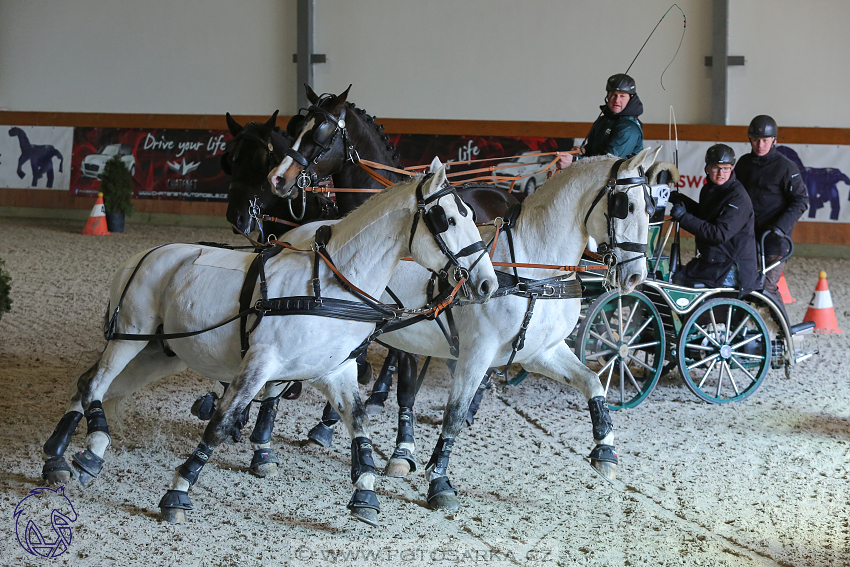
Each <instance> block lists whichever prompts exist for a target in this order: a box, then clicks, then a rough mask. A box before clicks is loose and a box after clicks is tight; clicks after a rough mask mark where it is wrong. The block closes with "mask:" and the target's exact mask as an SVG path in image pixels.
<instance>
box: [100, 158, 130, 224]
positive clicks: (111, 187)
mask: <svg viewBox="0 0 850 567" xmlns="http://www.w3.org/2000/svg"><path fill="white" fill-rule="evenodd" d="M100 190H101V192H102V193H103V207H104V209H106V212H107V213H124V214H126V215H131V214H133V201H132V198H133V177H132V176H131V175H130V170H129V169H127V166H126V165H125V164H124V162H123V161H121V158H120V157H119V156H117V155H115V156H112V159H110V160H109V161H108V162H106V165H105V166H104V167H103V174H101V176H100Z"/></svg>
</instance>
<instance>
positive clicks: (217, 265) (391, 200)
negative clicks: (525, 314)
mask: <svg viewBox="0 0 850 567" xmlns="http://www.w3.org/2000/svg"><path fill="white" fill-rule="evenodd" d="M420 220H422V221H423V222H419V221H420ZM426 226H427V229H426V228H425V227H426ZM313 233H314V234H315V236H313V235H312V234H311V235H310V236H309V237H308V238H302V239H300V240H295V239H294V238H293V239H292V241H291V244H292V245H294V246H295V247H296V248H299V249H305V250H307V251H308V252H309V253H302V252H297V251H290V250H283V251H282V252H280V253H278V254H277V255H274V256H272V257H270V258H269V259H268V260H267V262H266V264H265V281H266V284H267V290H263V289H262V286H261V285H259V284H257V283H256V282H255V281H253V280H252V281H251V286H250V287H249V288H248V289H249V291H250V292H251V297H250V303H249V304H250V305H252V306H253V305H256V306H257V307H256V308H255V311H254V312H253V313H251V314H250V315H248V316H247V319H246V325H247V327H248V328H251V327H252V326H254V324H255V323H256V322H257V320H258V319H257V316H256V315H257V313H267V314H265V315H264V316H262V317H260V319H259V324H258V325H256V328H255V329H253V330H252V332H251V333H250V341H249V343H250V344H249V345H248V348H247V350H245V352H244V356H240V354H241V350H242V349H241V348H240V346H241V345H242V344H243V337H244V335H243V334H242V333H240V329H239V327H240V325H238V324H237V323H236V322H235V321H234V322H233V323H230V324H226V325H223V326H220V327H217V328H215V329H213V330H210V331H208V332H204V333H202V334H197V335H194V336H189V337H180V338H175V337H174V335H175V334H179V333H187V332H191V331H194V330H200V329H204V328H207V327H210V326H213V325H214V324H216V323H219V322H222V321H226V320H228V319H231V318H233V317H234V316H235V315H236V314H238V313H240V289H242V286H243V280H245V279H246V273H247V272H248V267H249V265H250V264H251V262H252V260H253V258H254V257H255V256H254V255H253V254H248V253H243V252H236V251H230V250H222V249H217V248H210V247H206V246H201V245H197V244H169V245H166V246H163V247H160V248H156V249H153V250H151V251H149V252H147V253H143V254H139V255H137V256H135V257H134V258H132V259H130V260H129V261H128V262H127V263H126V264H124V266H122V267H121V268H120V269H119V270H118V273H117V274H116V276H115V277H114V279H113V281H112V286H111V289H110V300H109V301H110V311H109V312H108V315H110V316H112V315H113V314H114V316H113V319H114V321H115V323H114V324H115V326H117V329H114V328H113V329H112V330H117V331H119V333H117V334H116V336H115V339H116V340H111V341H110V342H109V343H108V344H107V346H106V349H105V351H104V353H103V355H102V356H101V358H100V360H99V361H98V363H97V364H95V365H94V366H93V367H92V368H91V369H90V370H89V371H87V372H86V373H84V374H83V375H82V376H81V377H80V380H79V383H78V394H77V395H76V396H75V397H74V399H72V401H71V404H70V407H69V411H68V412H67V413H66V414H65V415H64V416H63V418H62V420H61V421H60V422H59V425H58V426H57V428H56V430H55V431H54V432H53V435H52V436H51V438H50V439H49V440H48V441H47V443H46V444H45V445H44V457H45V461H46V463H45V469H44V471H43V476H44V477H45V478H46V479H48V481H51V480H52V481H56V480H61V478H62V475H68V474H69V473H70V469H69V468H68V465H67V463H66V462H65V460H64V457H63V454H64V451H65V449H66V448H67V446H68V443H69V442H70V438H71V435H72V434H73V431H74V428H75V427H76V425H77V423H78V422H79V421H80V419H81V417H82V415H81V414H82V413H83V412H84V415H85V416H86V422H87V427H88V429H87V437H86V449H85V450H84V451H80V452H79V453H77V454H76V455H74V458H73V461H74V467H75V469H77V471H78V473H79V474H80V477H81V479H83V478H86V479H87V480H89V481H90V480H92V479H93V478H94V477H96V476H97V474H98V472H99V471H100V469H101V467H102V466H103V456H104V453H105V451H106V449H107V447H108V445H109V442H110V437H109V430H108V427H107V423H106V418H105V417H104V414H103V410H102V404H101V402H102V401H103V400H104V399H106V398H109V397H114V396H126V395H129V394H130V393H132V392H134V391H136V390H138V389H139V388H141V387H142V386H144V385H146V384H149V383H151V382H153V381H155V380H157V379H159V378H161V377H164V376H167V375H171V374H174V373H176V372H179V371H181V370H182V369H184V368H186V366H188V367H190V368H192V369H194V370H195V371H197V372H199V373H201V374H203V375H205V376H207V377H209V378H211V379H213V380H218V381H223V382H229V383H230V387H229V388H228V389H227V390H226V392H225V394H224V396H223V397H222V399H221V401H220V402H219V403H218V407H217V408H216V410H215V413H214V414H213V416H212V418H211V420H210V422H209V424H208V425H207V427H206V430H205V431H204V435H203V441H202V442H201V443H200V444H199V445H198V448H197V449H196V450H195V451H194V453H193V454H192V456H191V457H189V459H188V460H187V461H186V462H185V463H184V464H183V465H182V466H180V467H179V468H178V469H177V472H176V473H175V475H174V479H173V482H172V487H171V489H170V490H168V491H167V492H166V495H165V496H164V497H163V499H162V500H161V502H160V509H161V510H162V514H163V517H164V518H165V519H166V520H168V521H170V522H172V523H174V522H179V521H183V520H184V519H185V513H186V510H191V509H192V504H191V501H190V500H189V496H188V489H189V487H190V486H192V485H193V484H194V483H195V481H196V480H197V478H198V475H199V474H200V471H201V468H202V467H203V465H204V464H205V463H206V461H207V460H208V459H209V457H210V456H211V455H212V452H213V450H214V449H215V448H216V446H218V445H219V444H220V443H221V442H222V441H223V440H224V439H225V438H226V437H228V436H229V435H230V432H231V429H232V427H233V424H234V422H235V420H236V419H237V416H239V415H241V413H242V411H243V409H244V408H245V407H246V406H247V405H248V404H249V403H250V402H251V400H252V399H253V398H254V397H255V396H256V395H257V393H258V392H259V391H260V389H261V388H263V387H264V385H265V384H267V383H269V382H280V381H293V380H295V381H304V382H307V383H308V384H311V385H313V386H315V387H316V388H318V389H319V390H320V391H321V392H322V393H323V394H325V396H326V397H327V398H328V400H329V401H330V402H331V404H333V406H334V407H335V409H337V410H338V411H339V412H340V413H341V414H342V415H343V419H344V421H345V424H346V425H347V426H348V428H349V432H350V433H351V438H352V440H353V443H352V475H351V476H352V482H354V485H355V488H356V490H355V492H354V496H353V497H352V499H351V502H350V503H349V505H348V507H349V508H350V509H351V512H352V514H354V515H355V517H357V518H358V519H361V520H363V521H365V522H367V523H370V524H373V525H376V524H377V513H378V511H379V506H378V499H377V496H376V495H375V492H374V490H373V488H374V477H375V469H374V465H373V461H372V456H371V443H370V441H369V431H368V419H367V417H366V412H365V409H364V406H363V403H362V402H361V400H360V393H359V390H358V386H357V372H356V366H355V363H354V359H353V358H352V357H351V354H352V353H353V352H354V351H355V350H356V349H357V348H358V347H360V346H361V345H362V344H363V343H364V341H365V340H367V339H368V338H369V337H370V335H371V334H372V333H373V332H374V331H375V328H376V318H377V319H378V320H380V319H382V318H388V317H392V313H390V314H389V315H388V314H387V312H386V311H384V310H382V309H381V308H380V306H378V309H374V308H371V307H368V306H367V305H366V303H364V302H368V301H369V299H368V296H371V297H378V296H379V295H380V294H381V293H382V292H383V290H384V288H385V287H386V285H387V283H388V282H389V280H390V277H391V275H392V273H393V270H394V269H395V267H396V265H397V264H398V263H399V262H400V260H401V259H402V258H403V257H404V256H407V255H408V254H410V255H411V256H412V257H413V258H414V260H415V261H416V262H418V263H419V264H421V265H422V266H423V270H426V271H425V272H424V273H426V274H427V273H428V272H427V270H435V271H439V270H446V269H447V268H448V269H447V271H448V273H449V274H452V277H453V278H457V279H460V278H461V277H464V276H467V277H468V280H467V281H468V288H470V289H471V291H469V292H468V293H469V295H470V296H471V298H472V299H473V300H475V301H486V300H487V299H488V298H489V296H490V294H491V293H492V292H493V291H494V290H495V289H496V287H497V281H496V276H495V273H494V271H493V267H492V264H491V263H490V259H489V257H488V256H487V254H486V250H485V248H484V245H483V243H482V242H481V240H480V235H479V233H478V231H477V229H476V227H475V224H474V222H473V220H472V215H471V214H470V212H469V211H468V209H467V208H466V206H465V205H463V203H462V201H460V199H459V198H458V197H457V195H456V193H455V192H454V190H453V189H452V188H451V187H450V186H449V185H448V182H447V180H446V174H445V168H444V167H443V168H440V169H439V170H438V171H437V173H436V174H435V175H433V176H431V177H425V178H422V179H416V180H412V181H406V182H403V183H399V184H397V185H394V186H391V187H388V188H387V189H385V190H384V191H383V192H381V193H380V194H378V195H376V196H375V197H374V198H372V199H369V201H368V202H367V203H366V204H364V205H363V206H362V207H360V208H358V209H357V210H356V211H354V212H352V213H351V214H349V215H348V216H347V217H346V218H345V219H343V220H341V221H339V222H337V223H335V224H334V226H333V227H332V228H331V227H328V226H325V227H323V230H322V231H317V230H316V229H315V228H313ZM331 233H332V234H331ZM301 234H302V236H304V234H305V231H304V230H302V231H301ZM323 242H324V244H323ZM311 248H312V252H311ZM320 252H321V253H324V254H325V255H326V256H327V257H329V258H330V260H331V261H332V262H333V264H334V265H335V267H336V269H337V270H338V271H339V272H341V274H342V275H343V276H344V277H345V278H346V279H347V280H348V284H347V285H344V284H343V283H342V282H341V281H338V280H337V279H336V277H335V275H334V274H333V273H332V272H331V269H330V268H329V267H328V266H327V265H326V264H325V263H324V262H323V261H321V260H320V258H319V253H320ZM452 264H454V269H452V268H451V265H452ZM346 287H347V288H348V289H349V290H350V289H352V287H354V288H356V291H357V290H359V292H362V293H360V295H359V296H358V297H359V298H360V299H359V300H358V301H350V300H351V299H358V297H352V292H351V291H346ZM364 295H365V296H366V298H365V299H364ZM316 297H319V298H320V299H316ZM267 298H268V299H267ZM275 298H284V299H280V300H277V299H275ZM261 299H262V300H266V302H265V303H258V301H260V300H261ZM287 299H289V300H291V301H286V300H287ZM296 300H297V301H296ZM341 300H342V303H340V301H341ZM345 300H349V301H347V302H345ZM316 303H320V304H321V305H320V306H319V308H317V309H312V310H311V308H309V307H305V305H307V304H310V305H312V306H315V304H316ZM335 305H336V306H337V307H341V308H343V310H348V311H351V310H354V311H356V314H355V315H354V316H347V315H343V314H340V313H339V311H338V310H337V311H334V307H335ZM268 309H271V312H269V311H267V310H268ZM275 310H277V311H278V312H279V313H280V312H281V311H286V310H289V313H290V315H289V316H286V317H283V316H273V315H274V314H275V313H274V311H275ZM293 310H294V312H295V313H297V314H291V313H293ZM364 311H365V312H366V315H365V316H364V315H363V312H364ZM323 313H324V316H323V317H320V316H316V315H322V314H323ZM314 314H315V315H314ZM376 314H377V317H376ZM338 317H342V318H338ZM157 333H161V334H162V333H165V334H166V336H168V337H169V338H168V340H167V347H168V350H169V351H170V354H172V356H168V354H167V353H166V352H165V349H162V348H158V347H157V343H156V342H153V343H151V346H149V347H147V348H146V345H148V344H149V343H148V342H147V341H146V340H132V339H133V337H131V336H130V335H147V336H150V335H156V334H157ZM136 338H137V339H138V338H140V337H136ZM141 338H142V339H145V338H146V337H141ZM150 338H151V340H153V341H156V340H157V338H155V337H150ZM174 355H176V356H174Z"/></svg>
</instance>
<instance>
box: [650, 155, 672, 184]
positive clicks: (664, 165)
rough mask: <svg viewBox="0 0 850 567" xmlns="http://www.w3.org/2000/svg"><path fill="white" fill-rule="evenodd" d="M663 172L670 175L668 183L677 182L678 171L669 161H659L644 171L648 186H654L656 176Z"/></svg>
mask: <svg viewBox="0 0 850 567" xmlns="http://www.w3.org/2000/svg"><path fill="white" fill-rule="evenodd" d="M665 171H666V172H668V173H669V174H670V178H669V183H678V182H679V169H678V168H677V167H676V166H675V165H673V164H672V163H670V162H669V161H659V162H657V163H654V164H652V166H651V167H650V168H649V169H647V170H646V178H647V179H648V180H649V184H650V185H656V182H657V181H658V176H659V175H661V173H663V172H665Z"/></svg>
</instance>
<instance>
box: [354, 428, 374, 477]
mask: <svg viewBox="0 0 850 567" xmlns="http://www.w3.org/2000/svg"><path fill="white" fill-rule="evenodd" d="M365 473H372V474H375V461H373V460H372V442H371V441H369V438H368V437H355V438H354V440H353V441H352V442H351V482H357V479H358V478H360V476H361V475H363V474H365Z"/></svg>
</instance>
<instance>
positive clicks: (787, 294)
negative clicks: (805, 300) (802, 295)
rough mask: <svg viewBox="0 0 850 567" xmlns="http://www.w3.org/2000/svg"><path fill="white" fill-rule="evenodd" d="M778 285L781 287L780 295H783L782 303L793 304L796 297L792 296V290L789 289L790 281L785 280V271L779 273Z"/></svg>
mask: <svg viewBox="0 0 850 567" xmlns="http://www.w3.org/2000/svg"><path fill="white" fill-rule="evenodd" d="M776 286H777V287H778V288H779V295H781V296H782V303H784V304H785V305H791V304H792V303H794V302H795V301H797V300H796V299H794V298H793V297H791V291H790V290H789V289H788V282H786V281H785V272H782V273H781V274H780V275H779V281H778V282H777V284H776Z"/></svg>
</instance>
